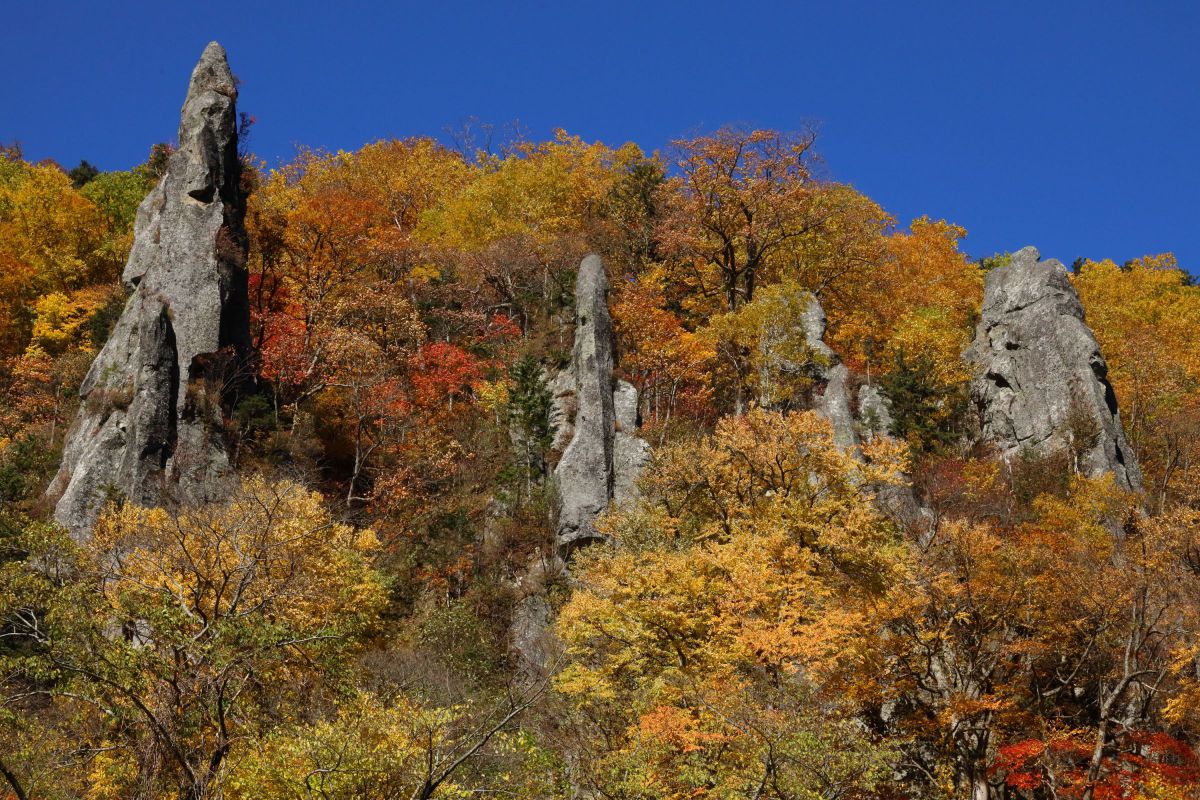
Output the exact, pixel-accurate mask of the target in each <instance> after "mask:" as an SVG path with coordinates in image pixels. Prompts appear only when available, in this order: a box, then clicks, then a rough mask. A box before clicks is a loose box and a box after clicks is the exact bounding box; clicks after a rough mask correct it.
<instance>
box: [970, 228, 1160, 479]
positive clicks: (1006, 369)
mask: <svg viewBox="0 0 1200 800" xmlns="http://www.w3.org/2000/svg"><path fill="white" fill-rule="evenodd" d="M967 357H968V359H969V360H970V361H971V362H972V363H973V364H974V365H975V379H974V382H973V383H972V396H973V399H974V401H975V404H976V406H977V408H978V410H979V416H980V429H981V433H982V437H983V439H984V440H985V441H988V442H990V443H991V444H993V445H994V446H995V447H996V448H997V449H998V450H999V452H1000V455H1001V456H1002V457H1004V458H1005V459H1009V458H1012V457H1013V456H1015V455H1017V454H1018V453H1020V452H1022V451H1029V452H1032V453H1034V454H1038V455H1048V454H1050V453H1053V452H1068V453H1073V454H1074V455H1075V457H1076V458H1077V463H1076V464H1075V467H1076V468H1077V469H1079V470H1080V471H1081V472H1083V473H1084V474H1087V475H1090V476H1093V477H1094V476H1098V475H1102V474H1104V473H1108V472H1111V473H1112V474H1113V475H1114V477H1115V478H1116V481H1117V483H1118V485H1120V486H1122V487H1125V488H1127V489H1133V490H1140V489H1141V485H1142V476H1141V471H1140V470H1139V469H1138V465H1137V463H1136V461H1135V460H1134V457H1133V454H1132V452H1131V451H1130V449H1129V445H1128V444H1127V443H1126V441H1125V434H1124V432H1123V431H1122V429H1121V419H1120V414H1119V411H1118V408H1117V398H1116V395H1115V394H1114V393H1113V389H1112V386H1111V385H1110V384H1109V382H1108V377H1107V373H1108V365H1107V364H1106V363H1105V361H1104V357H1103V356H1102V355H1101V354H1100V348H1099V346H1098V345H1097V343H1096V338H1095V336H1093V335H1092V331H1091V329H1090V328H1088V326H1087V323H1086V322H1085V320H1084V315H1083V305H1082V304H1081V303H1080V301H1079V295H1078V294H1077V293H1076V292H1075V287H1074V286H1072V285H1071V280H1070V277H1069V276H1068V274H1067V270H1066V268H1065V267H1063V265H1062V263H1060V262H1059V261H1056V260H1054V259H1050V260H1047V261H1042V260H1040V256H1039V254H1038V251H1037V250H1036V249H1034V248H1032V247H1026V248H1025V249H1023V250H1021V251H1019V252H1017V253H1014V254H1013V256H1012V260H1011V262H1010V263H1009V264H1007V265H1005V266H1001V267H998V268H996V269H994V270H992V271H991V272H990V273H988V275H987V279H986V282H985V285H984V297H983V313H982V317H981V319H980V321H979V325H978V328H977V329H976V333H975V341H974V342H973V343H972V345H971V347H970V348H969V349H968V351H967Z"/></svg>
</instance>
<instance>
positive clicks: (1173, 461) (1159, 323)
mask: <svg viewBox="0 0 1200 800" xmlns="http://www.w3.org/2000/svg"><path fill="white" fill-rule="evenodd" d="M1074 282H1075V287H1076V289H1078V291H1079V296H1080V299H1081V300H1082V301H1083V306H1084V310H1085V312H1086V314H1087V322H1088V324H1089V326H1090V327H1091V328H1092V331H1093V332H1094V333H1095V334H1096V339H1097V341H1098V342H1099V343H1100V350H1101V352H1102V353H1104V357H1105V359H1106V360H1107V361H1108V377H1109V380H1110V381H1111V382H1112V385H1113V390H1114V391H1115V392H1116V395H1117V400H1118V401H1119V402H1120V406H1121V421H1122V423H1123V424H1124V425H1125V430H1126V432H1127V434H1128V438H1129V442H1130V444H1131V445H1132V447H1133V449H1134V452H1135V454H1136V455H1137V458H1138V463H1139V465H1140V466H1141V467H1142V469H1143V471H1144V472H1145V473H1146V474H1147V478H1148V480H1147V488H1148V490H1149V491H1150V493H1151V494H1150V498H1151V500H1152V502H1153V503H1154V504H1155V505H1158V506H1167V505H1170V504H1172V503H1174V502H1180V501H1183V502H1194V501H1195V500H1196V499H1198V498H1197V493H1196V490H1195V486H1196V481H1195V478H1194V476H1193V471H1194V470H1195V469H1196V467H1197V465H1200V449H1198V448H1197V442H1200V341H1198V340H1197V337H1196V331H1197V330H1198V329H1200V287H1196V286H1192V285H1190V281H1189V279H1188V276H1187V274H1186V273H1185V272H1183V271H1182V270H1181V269H1179V267H1178V265H1177V264H1176V263H1175V259H1174V257H1173V256H1170V255H1161V256H1148V257H1146V258H1140V259H1135V260H1134V261H1132V262H1131V263H1130V264H1128V265H1127V266H1126V267H1118V266H1117V265H1116V264H1114V263H1113V262H1111V261H1102V262H1099V263H1096V262H1087V263H1085V264H1084V265H1083V266H1082V267H1081V268H1080V270H1079V273H1078V275H1076V276H1075V279H1074Z"/></svg>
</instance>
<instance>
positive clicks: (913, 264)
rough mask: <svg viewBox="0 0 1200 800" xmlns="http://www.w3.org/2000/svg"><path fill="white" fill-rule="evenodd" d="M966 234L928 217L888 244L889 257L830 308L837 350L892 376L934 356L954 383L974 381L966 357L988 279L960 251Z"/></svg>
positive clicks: (853, 363) (943, 374)
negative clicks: (907, 361)
mask: <svg viewBox="0 0 1200 800" xmlns="http://www.w3.org/2000/svg"><path fill="white" fill-rule="evenodd" d="M965 235H966V231H965V230H963V229H962V228H960V227H958V226H957V225H951V224H949V223H947V222H944V221H939V222H933V221H931V220H929V219H928V218H925V217H922V218H921V219H918V220H915V221H914V222H913V223H912V226H911V227H910V229H909V231H908V232H906V233H905V232H900V233H894V234H892V235H891V236H889V237H887V241H886V245H887V257H886V258H884V259H881V261H880V263H879V265H878V266H877V267H876V268H875V269H874V270H872V271H871V272H870V274H869V275H864V276H863V278H862V279H861V280H859V281H856V282H854V283H853V285H851V286H850V287H848V288H847V290H846V295H845V297H844V298H843V299H842V300H841V301H840V302H838V303H836V304H831V306H830V308H829V309H827V310H828V311H829V313H830V321H831V330H830V340H831V343H832V347H833V349H834V350H836V351H837V352H838V353H839V354H840V355H841V356H842V358H844V359H845V360H846V361H847V362H848V363H849V364H850V365H851V366H852V367H854V368H856V369H859V370H862V371H864V372H869V371H871V370H883V371H886V370H887V369H888V368H889V365H890V364H891V362H892V360H893V359H894V358H895V356H896V355H897V354H898V353H900V352H904V353H906V354H907V355H908V356H909V357H912V356H916V355H919V354H923V355H928V356H931V357H932V358H933V360H934V362H935V365H936V370H937V373H938V375H939V377H941V378H942V379H944V380H945V381H947V382H961V381H962V380H964V379H965V378H966V377H968V375H967V374H966V371H965V367H964V366H963V364H962V359H961V355H962V352H963V350H965V349H966V348H967V345H968V344H970V342H971V338H972V336H973V334H974V330H973V326H974V323H975V317H976V315H977V314H978V312H979V306H980V303H982V301H983V274H982V273H981V272H980V270H979V268H978V267H977V266H975V265H974V264H972V263H971V262H970V261H968V260H967V258H966V257H965V256H964V255H963V254H962V253H960V252H959V250H958V242H959V240H960V239H961V238H962V237H963V236H965Z"/></svg>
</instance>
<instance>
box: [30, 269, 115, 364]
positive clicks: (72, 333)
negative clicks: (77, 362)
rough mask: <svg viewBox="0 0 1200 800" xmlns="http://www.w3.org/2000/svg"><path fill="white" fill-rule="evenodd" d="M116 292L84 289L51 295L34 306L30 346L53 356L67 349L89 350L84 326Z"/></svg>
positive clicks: (91, 287) (96, 287) (92, 288)
mask: <svg viewBox="0 0 1200 800" xmlns="http://www.w3.org/2000/svg"><path fill="white" fill-rule="evenodd" d="M115 294H117V290H116V289H115V288H114V287H113V286H111V285H103V286H88V287H86V288H83V289H80V290H78V291H75V292H71V293H70V294H63V293H62V292H51V293H50V294H46V295H43V296H42V297H40V298H38V300H37V302H36V303H34V306H33V312H34V322H33V336H32V339H31V342H30V343H31V344H32V345H34V346H36V347H39V348H41V349H42V350H44V351H45V352H47V353H51V354H54V355H57V354H59V353H61V352H63V351H64V350H66V349H67V348H68V347H71V346H75V347H82V348H84V349H90V348H91V347H92V346H93V342H92V341H91V340H90V337H89V336H88V330H87V327H86V326H87V325H88V323H89V322H91V321H92V319H93V318H94V317H95V315H96V312H97V311H99V310H100V309H101V308H103V307H104V306H105V304H106V303H109V302H111V301H112V298H113V296H114V295H115Z"/></svg>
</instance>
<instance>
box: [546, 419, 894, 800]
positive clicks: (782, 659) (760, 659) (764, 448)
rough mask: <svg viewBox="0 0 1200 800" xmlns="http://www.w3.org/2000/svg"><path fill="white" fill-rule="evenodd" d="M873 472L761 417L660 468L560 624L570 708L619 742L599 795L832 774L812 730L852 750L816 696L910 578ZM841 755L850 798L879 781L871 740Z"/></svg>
mask: <svg viewBox="0 0 1200 800" xmlns="http://www.w3.org/2000/svg"><path fill="white" fill-rule="evenodd" d="M875 456H876V461H875V462H874V463H873V464H863V463H861V462H858V461H856V460H855V459H854V458H852V457H850V456H848V455H846V454H845V453H843V452H842V451H841V450H840V449H839V448H838V447H836V446H835V445H834V444H833V441H832V434H831V431H830V428H829V425H828V423H826V422H825V421H824V420H822V419H820V418H819V417H817V416H816V415H814V414H811V413H807V412H806V413H797V414H790V415H783V414H780V413H772V412H766V411H762V410H757V409H754V410H751V411H750V412H749V413H747V414H746V415H745V416H744V417H741V418H726V419H723V420H722V421H721V422H720V423H719V424H718V426H717V430H716V432H715V433H714V434H713V435H712V436H710V437H705V438H704V439H703V440H701V441H699V442H692V443H688V444H686V445H684V444H680V445H676V446H674V447H668V448H665V449H664V450H662V451H660V452H658V453H657V454H656V456H655V461H654V464H653V466H652V468H651V470H650V471H649V473H648V474H647V476H646V478H645V480H644V482H643V490H644V492H645V497H644V500H643V501H642V502H641V503H640V504H639V505H638V507H636V508H635V509H632V510H629V511H626V512H617V513H615V514H614V515H613V516H611V517H610V518H609V519H608V521H607V526H608V527H609V529H610V530H611V531H612V532H613V533H614V535H615V537H616V542H617V545H616V546H615V547H611V548H594V549H593V550H591V551H589V552H587V553H584V554H583V555H582V556H581V557H580V559H579V562H578V565H577V575H578V580H579V586H578V588H577V590H576V592H575V594H574V595H573V597H572V598H571V600H570V601H569V602H568V604H567V606H566V607H565V608H564V609H563V611H562V614H561V617H560V620H559V630H560V632H561V634H562V636H563V637H564V639H565V641H566V642H567V646H568V651H569V654H570V655H571V657H572V661H571V664H570V665H569V666H568V667H567V668H566V669H565V670H564V671H563V673H562V675H561V676H560V678H559V688H560V690H561V691H562V692H564V693H565V694H567V695H568V696H569V697H571V698H572V700H573V701H574V702H575V703H577V704H578V705H579V707H580V708H581V709H586V713H587V714H589V715H594V717H593V719H597V720H600V722H598V726H599V727H600V728H601V729H602V730H604V731H607V735H609V736H617V737H619V739H620V741H619V742H618V743H617V746H616V747H613V748H612V749H611V750H610V751H609V752H607V753H605V754H604V755H603V756H601V757H600V759H599V762H598V764H597V765H596V766H597V775H596V778H595V780H597V781H598V782H599V783H601V784H603V785H605V786H606V787H608V788H609V789H613V788H614V786H615V785H616V784H625V783H627V782H628V781H629V780H630V779H631V778H630V775H636V776H638V778H637V780H638V781H640V782H641V783H642V791H643V792H644V794H638V795H637V796H653V797H684V796H690V795H689V794H688V793H689V792H692V791H699V789H700V787H702V786H705V785H708V786H714V785H715V786H716V787H717V788H715V789H713V790H712V792H711V793H709V794H706V796H711V797H735V796H742V795H740V794H739V792H743V791H746V790H747V787H752V786H753V785H754V782H755V781H757V780H759V779H762V775H763V774H764V773H767V774H769V775H773V776H775V778H776V779H778V780H779V781H782V782H789V783H790V782H793V781H796V782H800V783H802V782H803V781H804V780H805V777H804V776H803V774H802V773H801V772H800V771H798V765H799V764H800V763H803V762H806V761H809V760H815V761H821V762H822V763H829V762H830V760H831V759H833V760H836V758H837V756H836V753H834V752H832V751H831V747H832V745H831V743H830V741H829V740H827V739H825V738H823V737H822V736H820V735H818V734H817V733H816V732H815V730H816V726H813V727H809V726H810V724H811V723H812V722H813V720H811V719H810V718H809V717H808V714H810V713H811V712H812V710H813V709H815V707H816V706H814V705H812V704H813V703H817V702H827V703H828V705H824V706H822V707H823V708H824V709H825V710H824V712H823V716H824V725H825V726H826V727H825V731H826V734H827V735H828V736H829V738H830V739H832V738H838V737H840V736H841V735H842V734H848V731H846V730H842V729H841V728H840V727H839V725H840V723H839V722H838V719H839V718H840V715H841V714H842V711H841V710H839V706H838V703H837V701H836V699H835V697H834V696H828V697H825V695H824V694H823V693H824V692H825V691H826V690H831V689H832V687H833V686H835V685H837V684H838V683H839V681H840V678H841V676H842V675H844V674H845V672H846V671H847V670H850V669H853V668H854V667H855V666H856V665H860V664H861V663H863V659H866V658H868V657H869V655H868V653H869V651H870V650H871V647H872V644H871V642H873V641H874V633H873V630H872V624H871V618H872V615H873V611H872V608H871V600H870V598H871V597H872V596H874V595H875V593H876V592H878V591H881V590H882V589H883V587H885V586H886V585H888V584H889V583H890V582H891V581H892V580H893V579H894V574H893V573H894V571H895V570H896V569H897V568H898V567H899V564H900V562H901V554H902V549H901V548H900V546H899V542H898V540H897V539H896V538H895V533H894V531H893V529H892V527H891V525H890V524H889V523H888V522H887V521H886V519H885V518H884V517H883V516H882V515H881V514H880V513H879V512H878V511H877V510H876V509H875V508H874V506H873V504H872V502H871V500H870V499H869V497H868V496H867V494H865V493H864V491H863V488H864V487H865V486H867V485H868V484H871V483H875V482H879V481H887V480H891V479H893V478H894V476H895V474H896V470H897V469H898V468H899V466H900V464H899V462H898V461H897V460H896V458H895V454H894V453H883V452H880V453H877V454H875ZM817 697H822V698H824V699H823V700H821V701H818V700H817V699H816V698H817ZM806 709H807V710H806ZM777 714H778V715H781V716H780V718H779V719H776V720H775V722H778V723H779V725H776V724H775V723H773V722H772V719H774V716H775V715H777ZM784 718H786V719H788V720H789V721H790V724H787V725H785V724H783V721H784ZM609 726H611V727H609ZM598 733H599V731H597V734H598ZM840 746H842V747H845V748H846V751H847V752H848V753H854V754H855V757H856V758H857V759H858V763H859V764H861V765H864V772H863V773H862V774H860V775H859V776H858V778H855V779H849V778H848V779H847V780H849V781H850V782H853V780H858V779H861V780H862V781H863V782H864V783H866V784H868V785H869V784H870V783H871V781H873V780H875V779H878V778H879V777H880V775H879V773H877V772H876V771H875V766H877V765H878V761H877V756H878V755H879V751H877V750H875V749H874V746H873V745H872V744H871V743H870V742H869V741H868V740H867V739H866V738H865V737H863V736H861V735H846V736H845V739H844V740H843V741H842V742H841V744H840ZM785 752H788V753H790V754H791V755H790V756H788V757H783V756H782V755H781V754H782V753H785ZM870 765H875V766H870ZM809 777H810V778H811V776H809ZM784 796H786V795H784Z"/></svg>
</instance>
